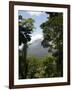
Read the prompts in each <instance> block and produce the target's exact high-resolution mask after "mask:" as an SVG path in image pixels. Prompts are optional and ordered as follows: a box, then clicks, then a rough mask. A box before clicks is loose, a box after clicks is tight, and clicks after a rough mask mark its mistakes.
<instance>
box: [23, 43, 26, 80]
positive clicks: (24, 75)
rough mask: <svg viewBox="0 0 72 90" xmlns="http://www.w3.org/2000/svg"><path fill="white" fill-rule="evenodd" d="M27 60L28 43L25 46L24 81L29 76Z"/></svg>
mask: <svg viewBox="0 0 72 90" xmlns="http://www.w3.org/2000/svg"><path fill="white" fill-rule="evenodd" d="M26 59H27V43H25V44H24V46H23V63H24V69H23V72H24V79H26V76H27V63H26Z"/></svg>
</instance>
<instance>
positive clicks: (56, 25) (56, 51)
mask: <svg viewBox="0 0 72 90" xmlns="http://www.w3.org/2000/svg"><path fill="white" fill-rule="evenodd" d="M46 13H47V14H49V17H48V19H47V21H45V22H44V23H42V24H41V25H40V27H41V28H42V29H43V35H44V40H43V41H42V43H41V44H42V46H43V47H44V48H47V47H48V48H49V51H50V52H52V55H53V56H55V57H56V58H57V60H56V63H57V72H58V74H57V76H63V14H62V13H54V12H46Z"/></svg>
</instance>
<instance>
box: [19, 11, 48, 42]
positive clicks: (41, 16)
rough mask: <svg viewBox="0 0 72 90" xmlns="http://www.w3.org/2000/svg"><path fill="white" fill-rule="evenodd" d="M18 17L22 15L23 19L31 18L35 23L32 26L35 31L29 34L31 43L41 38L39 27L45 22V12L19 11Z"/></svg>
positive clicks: (46, 15)
mask: <svg viewBox="0 0 72 90" xmlns="http://www.w3.org/2000/svg"><path fill="white" fill-rule="evenodd" d="M18 15H22V17H23V18H32V19H34V21H35V23H34V25H35V28H36V29H34V31H33V33H32V34H31V41H30V42H31V43H32V42H33V41H34V40H36V39H42V38H43V33H42V29H41V28H40V25H41V24H42V23H43V22H45V21H46V20H47V17H48V14H46V13H45V12H37V11H36V12H34V11H24V10H19V11H18Z"/></svg>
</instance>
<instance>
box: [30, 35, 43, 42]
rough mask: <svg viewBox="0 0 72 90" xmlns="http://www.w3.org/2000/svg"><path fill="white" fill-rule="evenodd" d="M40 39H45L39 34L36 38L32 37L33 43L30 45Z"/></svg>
mask: <svg viewBox="0 0 72 90" xmlns="http://www.w3.org/2000/svg"><path fill="white" fill-rule="evenodd" d="M38 39H43V35H42V34H37V35H35V36H32V37H31V41H30V42H29V43H33V42H34V41H35V40H38Z"/></svg>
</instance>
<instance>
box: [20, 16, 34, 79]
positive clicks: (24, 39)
mask: <svg viewBox="0 0 72 90" xmlns="http://www.w3.org/2000/svg"><path fill="white" fill-rule="evenodd" d="M33 29H34V20H33V19H32V18H28V19H24V18H23V17H22V16H21V15H19V45H21V44H23V52H22V60H21V59H20V60H19V61H20V69H21V72H20V71H19V74H20V76H21V78H26V74H27V63H26V57H27V47H28V45H27V43H28V42H29V41H30V40H31V36H30V34H31V33H32V31H33ZM21 62H22V63H23V64H22V63H21Z"/></svg>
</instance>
